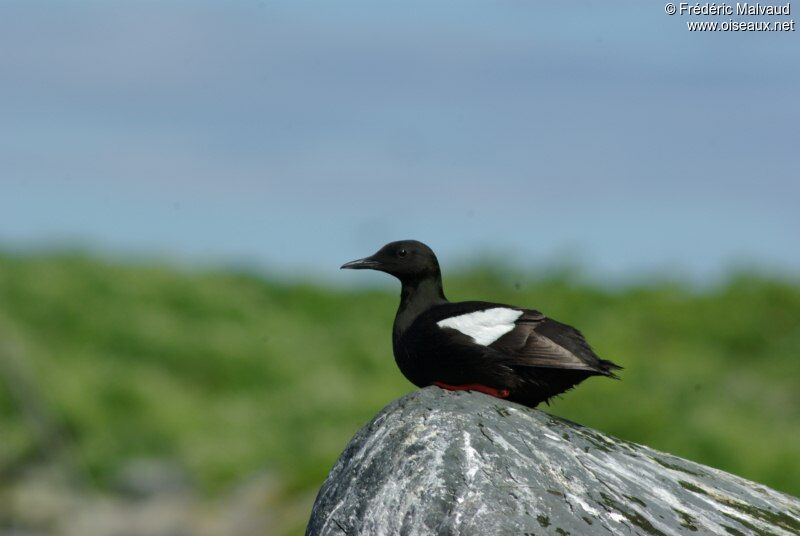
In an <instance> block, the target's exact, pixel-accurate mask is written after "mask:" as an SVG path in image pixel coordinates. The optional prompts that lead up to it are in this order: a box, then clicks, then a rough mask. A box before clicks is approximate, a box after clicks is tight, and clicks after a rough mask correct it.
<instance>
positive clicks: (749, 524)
mask: <svg viewBox="0 0 800 536" xmlns="http://www.w3.org/2000/svg"><path fill="white" fill-rule="evenodd" d="M307 534H309V535H328V534H349V535H356V534H358V535H371V534H376V535H394V534H403V535H406V534H407V535H414V534H466V535H471V534H481V535H488V534H519V535H523V534H530V535H533V534H536V535H544V534H556V535H562V536H563V535H566V534H571V535H573V536H575V535H582V534H591V535H597V534H599V535H602V534H614V535H620V534H646V535H653V534H693V535H697V534H730V535H744V534H747V535H749V534H762V535H767V534H768V535H797V534H800V500H798V499H797V498H794V497H791V496H789V495H785V494H783V493H779V492H777V491H774V490H772V489H769V488H767V487H765V486H763V485H760V484H756V483H754V482H750V481H748V480H745V479H743V478H739V477H737V476H734V475H731V474H729V473H725V472H723V471H719V470H717V469H713V468H711V467H707V466H704V465H700V464H697V463H693V462H690V461H687V460H684V459H682V458H678V457H676V456H672V455H669V454H665V453H662V452H658V451H656V450H653V449H650V448H648V447H645V446H642V445H637V444H634V443H629V442H626V441H622V440H619V439H615V438H613V437H609V436H607V435H604V434H602V433H600V432H598V431H596V430H592V429H590V428H586V427H583V426H580V425H578V424H575V423H572V422H569V421H566V420H563V419H559V418H557V417H553V416H551V415H548V414H547V413H544V412H542V411H539V410H535V409H528V408H525V407H522V406H519V405H517V404H513V403H510V402H506V401H504V400H499V399H495V398H491V397H488V396H486V395H482V394H479V393H466V392H448V391H443V390H441V389H439V388H437V387H428V388H425V389H422V390H420V391H417V392H415V393H412V394H410V395H407V396H405V397H403V398H401V399H399V400H396V401H395V402H393V403H391V404H390V405H389V406H387V407H386V408H384V409H383V411H381V412H380V413H379V414H378V415H377V416H376V417H375V418H374V419H373V420H372V421H371V422H370V423H368V424H367V425H366V426H365V427H364V428H362V429H361V430H360V431H359V432H358V433H357V434H356V435H355V437H353V439H352V440H351V441H350V443H349V444H348V446H347V448H346V449H345V451H344V452H343V453H342V455H341V456H340V458H339V460H338V461H337V462H336V464H335V466H334V467H333V469H332V470H331V473H330V475H329V476H328V479H327V480H326V481H325V483H324V484H323V486H322V488H321V489H320V492H319V495H318V496H317V500H316V502H315V504H314V508H313V511H312V513H311V520H310V522H309V524H308V528H307Z"/></svg>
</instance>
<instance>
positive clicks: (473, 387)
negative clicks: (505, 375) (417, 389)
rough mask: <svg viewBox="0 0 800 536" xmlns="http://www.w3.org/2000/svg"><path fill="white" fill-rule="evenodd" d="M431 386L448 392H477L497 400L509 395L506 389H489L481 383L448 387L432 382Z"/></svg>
mask: <svg viewBox="0 0 800 536" xmlns="http://www.w3.org/2000/svg"><path fill="white" fill-rule="evenodd" d="M433 385H435V386H437V387H441V388H442V389H447V390H448V391H478V392H479V393H483V394H486V395H491V396H494V397H497V398H508V395H509V394H511V393H510V392H509V390H508V389H495V388H494V387H489V386H486V385H483V384H481V383H464V384H461V385H450V384H448V383H443V382H433Z"/></svg>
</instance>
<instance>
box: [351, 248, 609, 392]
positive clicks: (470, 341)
mask: <svg viewBox="0 0 800 536" xmlns="http://www.w3.org/2000/svg"><path fill="white" fill-rule="evenodd" d="M342 268H353V269H372V270H380V271H383V272H386V273H389V274H391V275H394V276H395V277H397V278H398V279H399V280H400V282H401V283H402V292H401V297H400V307H399V309H398V311H397V315H396V316H395V321H394V329H393V333H392V342H393V349H394V357H395V361H396V362H397V365H398V367H399V368H400V371H401V372H402V373H403V374H404V375H405V376H406V378H408V379H409V380H410V381H411V382H412V383H414V384H415V385H417V386H419V387H424V386H427V385H432V384H436V385H439V386H440V387H444V388H447V389H454V390H477V391H482V392H485V393H487V394H491V395H493V396H498V397H501V398H508V399H509V400H513V401H515V402H518V403H521V404H524V405H526V406H530V407H534V406H536V405H537V404H539V403H541V402H545V401H547V400H548V399H550V398H551V397H553V396H555V395H558V394H559V393H563V392H564V391H566V390H568V389H571V388H572V387H574V386H575V385H577V384H578V383H580V382H582V381H583V380H584V379H586V378H588V377H590V376H609V377H615V376H614V374H613V370H614V369H619V368H621V367H619V366H618V365H616V364H614V363H612V362H611V361H607V360H604V359H600V358H599V357H598V356H597V354H595V353H594V351H593V350H592V348H591V347H590V346H589V344H588V343H587V342H586V340H585V339H584V338H583V335H581V333H580V332H579V331H578V330H577V329H575V328H573V327H571V326H568V325H566V324H562V323H561V322H558V321H556V320H553V319H550V318H547V317H546V316H545V315H543V314H542V313H540V312H539V311H535V310H532V309H524V308H521V307H515V306H511V305H504V304H498V303H491V302H480V301H468V302H459V303H451V302H449V301H447V298H445V296H444V291H443V289H442V276H441V270H440V268H439V262H438V260H437V259H436V255H435V254H434V253H433V251H432V250H431V249H430V248H429V247H428V246H426V245H425V244H423V243H422V242H418V241H416V240H403V241H400V242H391V243H389V244H387V245H385V246H384V247H383V248H381V249H380V251H378V252H377V253H375V254H374V255H372V256H370V257H366V258H364V259H359V260H357V261H352V262H349V263H347V264H345V265H343V266H342Z"/></svg>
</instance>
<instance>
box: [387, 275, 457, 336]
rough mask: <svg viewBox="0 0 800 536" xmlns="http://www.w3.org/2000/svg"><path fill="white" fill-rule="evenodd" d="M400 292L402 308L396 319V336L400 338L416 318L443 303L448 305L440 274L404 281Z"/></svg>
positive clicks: (398, 310) (398, 311)
mask: <svg viewBox="0 0 800 536" xmlns="http://www.w3.org/2000/svg"><path fill="white" fill-rule="evenodd" d="M402 283H403V289H402V291H401V292H400V307H399V308H398V309H397V316H395V319H394V335H395V337H399V336H400V335H402V334H403V332H404V331H405V330H406V329H408V327H409V326H411V324H412V323H413V322H414V320H416V318H417V317H418V316H419V315H420V314H422V313H424V312H425V311H427V310H428V309H430V308H431V307H433V306H434V305H438V304H441V303H447V298H445V296H444V290H443V289H442V276H441V274H439V273H436V274H434V275H430V276H428V277H425V278H421V279H413V280H404V281H402Z"/></svg>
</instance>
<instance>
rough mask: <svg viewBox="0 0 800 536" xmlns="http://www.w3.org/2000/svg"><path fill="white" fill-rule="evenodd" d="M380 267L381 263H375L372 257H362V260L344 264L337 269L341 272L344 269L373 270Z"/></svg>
mask: <svg viewBox="0 0 800 536" xmlns="http://www.w3.org/2000/svg"><path fill="white" fill-rule="evenodd" d="M380 265H381V263H380V262H378V261H376V260H375V259H373V258H372V257H364V258H363V259H358V260H355V261H350V262H346V263H344V264H343V265H342V266H341V268H339V269H340V270H343V269H345V268H348V269H350V270H375V269H377V268H378V267H379V266H380Z"/></svg>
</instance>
